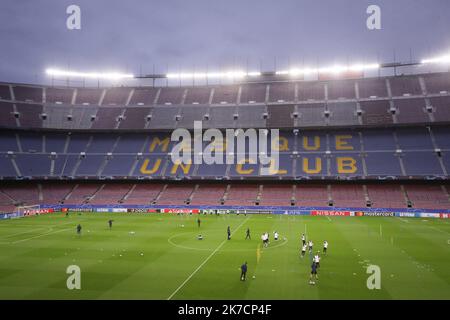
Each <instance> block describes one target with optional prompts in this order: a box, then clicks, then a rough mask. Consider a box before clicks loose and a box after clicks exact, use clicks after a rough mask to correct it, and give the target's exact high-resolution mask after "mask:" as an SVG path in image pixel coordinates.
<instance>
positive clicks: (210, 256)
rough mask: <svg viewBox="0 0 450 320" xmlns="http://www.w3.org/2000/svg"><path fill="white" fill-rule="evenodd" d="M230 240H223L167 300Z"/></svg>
mask: <svg viewBox="0 0 450 320" xmlns="http://www.w3.org/2000/svg"><path fill="white" fill-rule="evenodd" d="M248 219H250V217H248V218H247V219H245V220H244V221H242V222H241V224H240V225H239V226H238V227H237V228H236V229H235V230H234V231H233V232H232V233H231V235H233V234H234V233H235V232H236V231H238V230H239V229H240V228H241V227H242V225H243V224H244V223H245V222H247V221H248ZM227 241H228V240H223V241H222V243H221V244H219V246H218V247H217V248H216V249H215V250H214V251H213V252H212V253H211V254H210V255H209V256H208V257H207V258H206V259H205V260H204V261H203V262H202V263H201V264H200V265H199V266H198V267H197V269H195V270H194V272H192V273H191V274H190V275H189V277H187V279H186V280H184V281H183V283H182V284H181V285H180V286H179V287H178V288H176V289H175V291H174V292H173V293H172V294H171V295H170V296H169V297H168V298H167V300H170V299H172V297H173V296H174V295H175V294H176V293H177V292H178V291H179V290H180V289H181V288H183V287H184V285H185V284H186V283H187V282H188V281H189V280H191V278H192V277H193V276H194V275H195V274H196V273H197V272H198V270H200V269H201V268H202V267H203V266H204V265H205V264H206V263H207V262H208V261H209V259H211V258H212V256H213V255H215V254H216V252H217V251H219V250H220V248H222V247H223V245H224V244H225V243H226V242H227Z"/></svg>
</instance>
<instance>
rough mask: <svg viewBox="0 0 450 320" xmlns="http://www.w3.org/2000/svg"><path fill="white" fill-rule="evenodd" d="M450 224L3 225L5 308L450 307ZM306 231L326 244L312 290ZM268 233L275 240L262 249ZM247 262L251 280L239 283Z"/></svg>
mask: <svg viewBox="0 0 450 320" xmlns="http://www.w3.org/2000/svg"><path fill="white" fill-rule="evenodd" d="M198 217H200V219H201V226H200V227H198V226H197V218H198ZM109 219H113V220H114V222H113V227H112V229H111V230H110V229H109V227H108V223H107V221H108V220H109ZM449 222H450V221H445V220H439V219H420V218H410V219H400V218H392V217H312V216H286V215H247V216H244V215H220V216H216V215H208V216H204V215H201V216H197V215H192V216H186V215H182V216H181V215H180V216H179V215H172V214H146V215H139V214H111V213H110V214H100V213H95V214H87V213H83V214H77V213H71V214H70V216H69V217H66V216H65V215H64V214H52V215H47V216H38V217H29V218H22V219H14V220H4V221H1V222H0V299H450V223H449ZM78 223H80V224H81V226H82V232H81V235H77V233H76V225H77V224H78ZM227 226H230V228H231V232H232V238H231V240H227V239H226V229H227ZM247 228H250V231H251V237H252V238H251V240H245V233H246V230H247ZM305 230H306V234H307V237H308V239H311V240H312V241H313V242H314V252H316V251H317V250H320V251H322V243H323V241H324V240H327V241H328V243H329V248H328V254H327V255H322V259H321V266H320V268H319V279H318V281H317V283H316V284H315V285H310V284H309V273H310V270H311V268H310V265H311V260H310V259H311V257H310V256H309V254H308V253H307V254H306V257H305V258H303V259H302V258H300V237H301V234H302V233H303V232H305ZM266 231H267V232H269V233H270V234H271V238H270V239H271V241H270V245H269V247H268V248H263V247H262V245H261V234H262V233H263V232H266ZM274 231H278V233H279V234H280V239H279V240H278V241H275V240H274V239H273V232H274ZM199 234H201V235H202V236H203V240H198V239H197V236H198V235H199ZM245 261H247V262H248V273H247V280H246V281H240V266H241V264H242V263H244V262H245ZM70 265H77V266H79V267H80V270H81V289H80V290H76V289H75V290H69V289H67V285H66V282H67V279H68V277H69V276H70V274H67V273H66V270H67V267H68V266H70ZM369 265H377V266H379V267H380V273H381V289H379V290H378V289H373V290H369V289H368V287H367V279H368V278H369V277H370V276H371V274H368V273H367V267H368V266H369Z"/></svg>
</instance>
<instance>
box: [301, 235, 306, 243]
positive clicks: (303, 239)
mask: <svg viewBox="0 0 450 320" xmlns="http://www.w3.org/2000/svg"><path fill="white" fill-rule="evenodd" d="M302 244H303V245H305V244H306V237H305V234H304V233H302Z"/></svg>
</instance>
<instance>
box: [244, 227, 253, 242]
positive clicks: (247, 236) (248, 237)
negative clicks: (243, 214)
mask: <svg viewBox="0 0 450 320" xmlns="http://www.w3.org/2000/svg"><path fill="white" fill-rule="evenodd" d="M247 239H250V240H252V238H251V237H250V228H247V234H246V236H245V240H247Z"/></svg>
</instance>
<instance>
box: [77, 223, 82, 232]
mask: <svg viewBox="0 0 450 320" xmlns="http://www.w3.org/2000/svg"><path fill="white" fill-rule="evenodd" d="M77 234H81V224H78V225H77Z"/></svg>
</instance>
